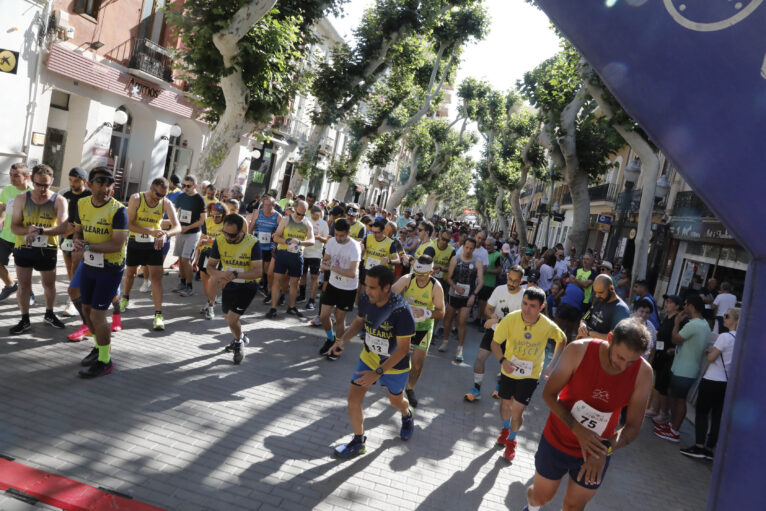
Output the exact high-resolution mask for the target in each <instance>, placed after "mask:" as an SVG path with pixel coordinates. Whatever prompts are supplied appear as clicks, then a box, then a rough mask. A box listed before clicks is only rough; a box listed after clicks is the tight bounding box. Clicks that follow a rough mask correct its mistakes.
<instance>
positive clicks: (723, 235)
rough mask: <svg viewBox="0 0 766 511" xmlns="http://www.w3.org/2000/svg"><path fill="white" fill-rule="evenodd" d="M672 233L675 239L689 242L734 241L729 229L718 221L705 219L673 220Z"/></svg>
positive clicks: (671, 223)
mask: <svg viewBox="0 0 766 511" xmlns="http://www.w3.org/2000/svg"><path fill="white" fill-rule="evenodd" d="M670 232H671V234H672V235H673V237H674V238H677V239H680V240H688V241H706V242H719V243H720V242H721V241H734V237H733V236H732V235H731V234H730V233H729V231H728V229H726V227H724V225H723V224H722V223H721V222H719V221H718V220H712V221H705V220H703V219H701V218H700V219H693V220H672V221H671V222H670Z"/></svg>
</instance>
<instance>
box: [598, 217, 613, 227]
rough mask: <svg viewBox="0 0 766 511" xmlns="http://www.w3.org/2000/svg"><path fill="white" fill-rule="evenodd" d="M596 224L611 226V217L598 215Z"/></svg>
mask: <svg viewBox="0 0 766 511" xmlns="http://www.w3.org/2000/svg"><path fill="white" fill-rule="evenodd" d="M596 223H598V224H603V225H612V217H611V216H609V215H598V217H597V218H596Z"/></svg>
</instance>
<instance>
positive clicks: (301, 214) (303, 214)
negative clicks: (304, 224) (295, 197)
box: [295, 211, 306, 217]
mask: <svg viewBox="0 0 766 511" xmlns="http://www.w3.org/2000/svg"><path fill="white" fill-rule="evenodd" d="M295 216H301V217H302V216H306V213H298V212H297V211H296V212H295Z"/></svg>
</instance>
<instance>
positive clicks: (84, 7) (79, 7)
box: [74, 0, 101, 19]
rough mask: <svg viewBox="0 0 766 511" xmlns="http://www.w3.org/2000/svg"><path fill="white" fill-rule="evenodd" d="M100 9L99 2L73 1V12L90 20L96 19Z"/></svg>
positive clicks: (95, 0) (99, 0)
mask: <svg viewBox="0 0 766 511" xmlns="http://www.w3.org/2000/svg"><path fill="white" fill-rule="evenodd" d="M100 9H101V0H75V2H74V12H75V13H77V14H85V15H87V16H90V17H92V18H94V19H95V18H98V11H99V10H100Z"/></svg>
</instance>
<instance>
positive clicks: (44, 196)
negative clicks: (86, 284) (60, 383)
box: [6, 164, 67, 335]
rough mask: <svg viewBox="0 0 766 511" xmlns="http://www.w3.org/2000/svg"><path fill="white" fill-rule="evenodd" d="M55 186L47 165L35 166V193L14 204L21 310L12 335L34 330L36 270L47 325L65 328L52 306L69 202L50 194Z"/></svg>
mask: <svg viewBox="0 0 766 511" xmlns="http://www.w3.org/2000/svg"><path fill="white" fill-rule="evenodd" d="M52 184H53V169H52V168H50V167H49V166H48V165H45V164H40V165H36V166H35V167H34V168H33V169H32V186H33V190H32V191H29V192H26V193H21V194H19V195H17V196H16V198H15V199H14V201H13V212H12V216H11V217H10V223H11V233H13V234H15V235H16V243H15V246H14V249H13V258H14V260H15V262H16V278H17V280H18V285H19V289H18V292H17V293H16V299H17V301H18V304H19V309H20V310H21V320H20V321H19V323H18V324H17V325H16V326H14V327H12V328H11V329H10V334H11V335H18V334H21V333H23V332H25V331H27V330H29V329H30V328H31V323H30V320H29V296H30V293H31V292H32V271H33V270H37V271H38V272H40V278H41V280H42V284H43V289H44V290H45V317H44V319H45V322H46V323H48V324H49V325H51V326H53V327H56V328H64V323H62V322H61V321H60V320H59V319H58V318H57V317H56V315H55V314H54V313H53V305H54V301H55V297H56V254H57V248H58V235H59V234H63V233H64V232H66V229H67V222H66V220H67V203H66V199H64V197H63V196H61V195H59V194H57V193H54V192H53V191H51V189H50V187H51V185H52ZM6 221H8V220H6Z"/></svg>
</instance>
